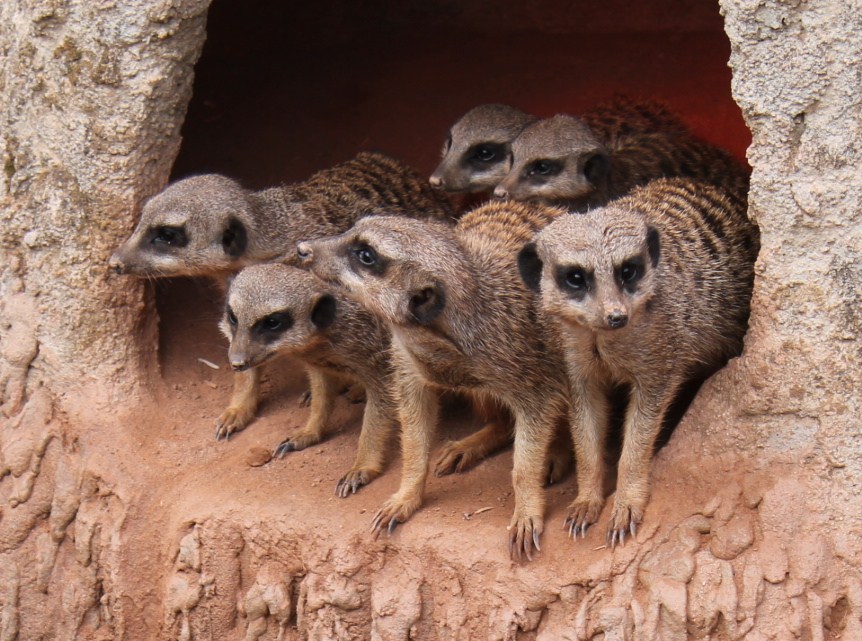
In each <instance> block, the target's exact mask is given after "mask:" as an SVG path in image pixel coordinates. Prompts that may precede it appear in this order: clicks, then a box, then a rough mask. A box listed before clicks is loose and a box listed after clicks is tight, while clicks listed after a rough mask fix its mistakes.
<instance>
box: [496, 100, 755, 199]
mask: <svg viewBox="0 0 862 641" xmlns="http://www.w3.org/2000/svg"><path fill="white" fill-rule="evenodd" d="M674 176H680V177H688V178H694V179H697V180H700V181H702V182H705V183H708V184H711V185H713V186H715V187H718V188H719V189H722V190H724V192H725V194H726V195H727V196H728V197H730V198H732V199H734V200H737V201H740V202H741V203H742V204H743V205H744V204H745V203H746V201H747V194H748V171H747V170H746V169H745V167H743V166H742V164H740V163H739V162H737V161H736V160H735V159H734V158H732V157H731V156H730V155H729V154H728V153H726V152H725V151H723V150H721V149H719V148H718V147H715V146H714V145H710V144H708V143H706V142H703V141H701V140H698V139H697V138H695V137H694V136H692V135H691V134H690V133H688V132H686V131H681V130H673V129H672V128H671V129H668V130H664V131H635V132H631V133H627V134H625V135H621V136H619V138H618V140H617V141H616V143H615V147H608V146H607V145H606V144H605V143H604V142H603V141H602V139H601V138H600V137H599V136H598V134H596V133H595V132H594V131H593V130H592V129H591V128H590V127H589V126H587V124H586V123H585V122H583V121H582V120H580V119H578V118H574V117H572V116H566V115H558V116H554V117H552V118H546V119H544V120H540V121H538V122H536V123H534V124H532V125H530V126H529V127H527V128H526V129H524V131H523V132H521V134H520V135H519V136H518V137H517V138H516V139H515V140H514V141H513V142H512V164H511V168H510V170H509V173H508V174H507V175H506V177H505V178H504V179H503V180H502V181H501V182H500V183H499V184H498V185H497V187H495V189H494V195H495V196H497V197H498V198H511V199H513V200H525V201H532V202H541V203H545V204H555V205H564V206H566V207H567V208H569V209H570V210H572V211H578V212H582V211H586V210H588V209H590V208H593V207H600V206H602V205H605V204H607V203H608V202H609V201H611V200H612V199H614V198H618V197H620V196H623V195H625V194H627V193H629V192H630V191H631V190H632V189H633V188H635V187H637V186H640V185H644V184H646V183H648V182H649V181H650V180H654V179H656V178H662V177H674Z"/></svg>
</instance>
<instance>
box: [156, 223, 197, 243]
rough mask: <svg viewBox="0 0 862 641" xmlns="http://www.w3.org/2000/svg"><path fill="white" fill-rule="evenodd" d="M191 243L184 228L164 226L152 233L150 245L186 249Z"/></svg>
mask: <svg viewBox="0 0 862 641" xmlns="http://www.w3.org/2000/svg"><path fill="white" fill-rule="evenodd" d="M188 242H189V239H188V236H186V230H185V229H183V228H182V227H170V226H167V225H166V226H162V227H156V228H154V229H153V230H152V231H151V232H150V243H151V244H153V245H155V246H157V247H158V246H162V247H165V246H166V247H185V246H186V245H187V244H188Z"/></svg>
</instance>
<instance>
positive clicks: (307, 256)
mask: <svg viewBox="0 0 862 641" xmlns="http://www.w3.org/2000/svg"><path fill="white" fill-rule="evenodd" d="M296 255H297V256H299V259H300V260H301V261H303V262H308V261H310V260H311V259H312V258H314V251H313V250H312V249H311V245H309V244H308V243H299V244H298V245H297V246H296Z"/></svg>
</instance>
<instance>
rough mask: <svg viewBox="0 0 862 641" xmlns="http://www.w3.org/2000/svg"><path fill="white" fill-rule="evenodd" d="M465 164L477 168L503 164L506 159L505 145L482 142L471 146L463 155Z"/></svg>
mask: <svg viewBox="0 0 862 641" xmlns="http://www.w3.org/2000/svg"><path fill="white" fill-rule="evenodd" d="M465 157H466V159H467V162H468V163H469V164H470V165H472V166H474V167H478V168H482V167H487V166H488V165H495V164H497V163H500V162H503V161H504V160H505V159H506V145H501V144H500V143H495V142H483V143H479V144H478V145H473V146H472V147H470V149H468V150H467V153H466V155H465Z"/></svg>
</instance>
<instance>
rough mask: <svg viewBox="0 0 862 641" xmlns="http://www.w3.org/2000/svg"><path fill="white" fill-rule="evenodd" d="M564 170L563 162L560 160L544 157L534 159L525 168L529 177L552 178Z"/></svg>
mask: <svg viewBox="0 0 862 641" xmlns="http://www.w3.org/2000/svg"><path fill="white" fill-rule="evenodd" d="M562 171H563V163H561V162H560V161H559V160H551V159H549V158H542V159H540V160H534V161H533V162H531V163H530V164H528V165H527V167H526V168H525V170H524V173H525V174H526V175H527V177H529V178H550V177H552V176H556V175H557V174H559V173H560V172H562Z"/></svg>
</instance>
